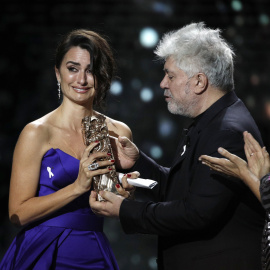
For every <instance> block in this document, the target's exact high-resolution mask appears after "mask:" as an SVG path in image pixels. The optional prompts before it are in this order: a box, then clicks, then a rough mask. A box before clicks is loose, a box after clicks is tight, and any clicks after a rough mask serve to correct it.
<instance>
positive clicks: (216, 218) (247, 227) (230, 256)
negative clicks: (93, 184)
mask: <svg viewBox="0 0 270 270" xmlns="http://www.w3.org/2000/svg"><path fill="white" fill-rule="evenodd" d="M155 52H156V54H157V55H158V57H159V58H161V59H163V60H164V62H165V63H164V72H165V75H164V78H163V80H162V81H161V83H160V86H161V88H162V89H163V90H164V96H165V100H166V102H167V103H168V109H169V111H170V112H171V113H173V114H179V115H183V116H187V117H189V118H191V119H192V123H191V124H190V126H189V127H188V128H187V129H185V130H184V132H183V136H182V138H181V139H180V143H179V145H178V148H177V150H176V154H175V157H174V159H173V161H172V164H171V167H170V168H166V167H163V166H161V165H159V164H157V163H156V162H155V161H154V160H152V159H151V158H149V157H148V156H147V155H146V154H144V153H143V152H142V151H140V150H139V149H138V148H137V147H136V145H135V144H134V143H132V142H131V141H130V140H128V139H127V138H125V137H119V138H118V139H117V140H115V142H114V143H115V148H116V149H115V150H116V151H115V157H116V159H117V161H116V165H117V167H118V169H125V170H129V171H139V172H140V174H141V177H142V178H149V179H154V180H156V181H157V182H158V185H157V186H156V187H154V188H153V189H152V190H147V191H146V190H143V191H142V192H144V194H147V195H149V197H150V198H152V200H151V201H132V200H129V199H124V198H121V197H119V196H116V195H115V194H112V193H110V192H102V194H101V195H102V197H103V198H105V199H106V200H107V201H106V202H103V203H101V202H98V201H96V194H95V193H92V194H91V197H90V205H91V208H92V209H93V211H94V212H95V213H97V214H100V215H104V216H114V217H119V218H120V222H121V225H122V227H123V230H124V231H125V232H126V233H129V234H130V233H144V234H155V235H158V259H157V262H158V269H164V270H172V269H180V270H198V269H200V270H258V269H261V266H260V243H261V235H262V230H263V225H264V211H263V209H262V207H261V205H260V203H259V202H258V200H257V199H256V198H255V196H254V195H253V194H252V193H251V191H250V190H249V189H248V187H246V186H245V185H244V184H243V183H242V181H241V180H239V179H234V178H230V179H229V180H228V179H225V176H224V175H220V174H218V173H216V172H214V171H211V170H209V168H208V167H206V166H204V165H202V164H201V162H200V161H199V160H198V159H199V157H200V156H201V155H202V154H206V155H210V156H214V157H220V155H219V153H218V152H217V149H218V147H220V146H221V147H223V148H225V149H228V150H229V151H230V152H232V153H234V154H237V155H238V156H240V157H242V158H244V157H245V154H244V141H243V137H242V134H243V132H244V131H248V132H250V133H251V134H252V135H253V136H254V137H255V139H256V140H258V141H259V142H260V144H261V145H262V140H261V135H260V132H259V130H258V128H257V126H256V124H255V122H254V120H253V118H252V117H251V115H250V113H249V112H248V110H247V108H246V107H245V105H244V104H243V102H242V101H241V100H240V99H239V98H238V97H237V96H236V94H235V92H234V79H233V69H234V68H233V57H234V53H233V51H232V49H231V48H230V46H229V45H228V44H227V42H226V41H225V40H224V39H223V38H222V37H221V36H220V30H218V29H210V28H207V27H206V26H205V25H204V23H192V24H189V25H187V26H185V27H183V28H181V29H180V30H177V31H173V32H170V33H168V34H165V35H164V37H163V39H162V40H161V41H160V43H159V45H158V47H157V49H156V51H155ZM112 143H113V142H112ZM167 143H168V142H167ZM138 192H139V191H138ZM153 198H154V199H153Z"/></svg>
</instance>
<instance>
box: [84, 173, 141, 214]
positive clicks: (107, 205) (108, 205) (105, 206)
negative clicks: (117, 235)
mask: <svg viewBox="0 0 270 270" xmlns="http://www.w3.org/2000/svg"><path fill="white" fill-rule="evenodd" d="M138 176H139V173H138V172H133V173H130V174H126V175H124V176H123V178H122V185H123V188H119V189H117V191H118V192H119V191H120V192H119V193H120V194H121V195H122V194H123V195H122V196H121V195H116V194H114V193H112V192H109V191H100V192H99V195H100V196H101V197H102V198H104V199H105V201H102V202H99V201H98V200H97V193H96V192H95V191H91V195H90V198H89V204H90V207H91V209H92V211H93V212H94V213H95V214H96V215H99V216H105V217H119V212H120V206H121V204H122V201H123V200H124V199H125V198H127V197H129V194H128V193H127V192H126V191H125V190H124V186H127V185H128V186H131V185H129V184H128V183H127V178H137V177H138ZM131 187H133V186H131ZM133 190H134V187H133Z"/></svg>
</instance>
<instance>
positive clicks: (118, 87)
mask: <svg viewBox="0 0 270 270" xmlns="http://www.w3.org/2000/svg"><path fill="white" fill-rule="evenodd" d="M122 91H123V86H122V83H121V82H119V81H112V84H111V89H110V92H111V93H112V94H113V95H115V96H118V95H120V94H121V93H122Z"/></svg>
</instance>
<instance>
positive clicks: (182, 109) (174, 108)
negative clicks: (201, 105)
mask: <svg viewBox="0 0 270 270" xmlns="http://www.w3.org/2000/svg"><path fill="white" fill-rule="evenodd" d="M189 92H190V88H189V85H188V84H187V85H186V88H185V93H186V94H188V93H189ZM170 97H171V99H172V101H169V102H168V110H169V112H170V113H172V114H177V115H182V116H186V117H189V118H193V117H194V115H193V113H192V111H193V108H194V106H196V103H197V101H196V100H191V101H189V102H188V103H186V104H182V103H179V102H177V101H176V100H175V99H174V98H173V97H172V95H170Z"/></svg>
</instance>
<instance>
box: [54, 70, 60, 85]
mask: <svg viewBox="0 0 270 270" xmlns="http://www.w3.org/2000/svg"><path fill="white" fill-rule="evenodd" d="M54 71H55V75H56V79H57V81H58V82H59V83H61V77H60V72H59V70H58V68H57V67H54Z"/></svg>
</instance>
